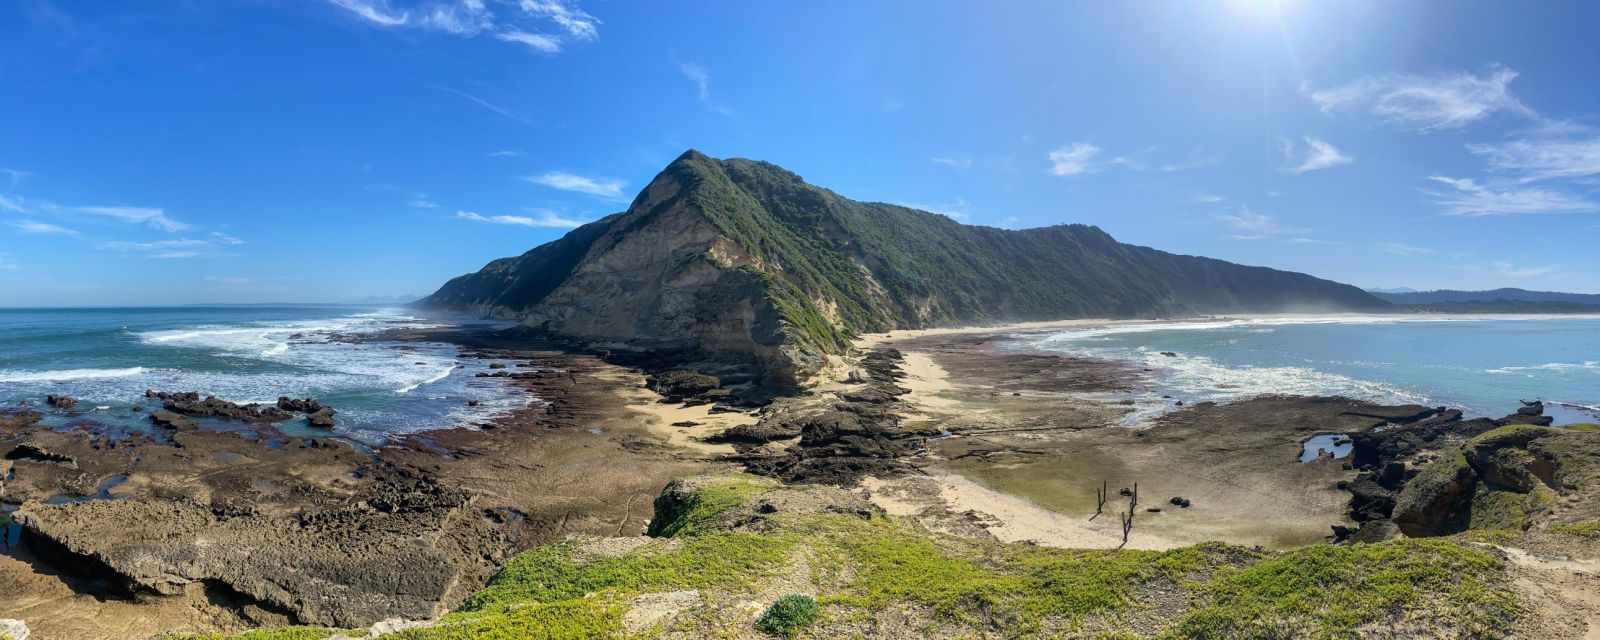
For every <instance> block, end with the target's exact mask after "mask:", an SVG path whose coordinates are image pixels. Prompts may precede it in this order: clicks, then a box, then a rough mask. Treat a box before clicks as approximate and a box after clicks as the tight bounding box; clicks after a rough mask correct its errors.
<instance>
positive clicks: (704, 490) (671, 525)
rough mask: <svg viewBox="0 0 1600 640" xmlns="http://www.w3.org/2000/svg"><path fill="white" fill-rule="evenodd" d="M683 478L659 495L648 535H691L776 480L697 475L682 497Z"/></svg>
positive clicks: (765, 488)
mask: <svg viewBox="0 0 1600 640" xmlns="http://www.w3.org/2000/svg"><path fill="white" fill-rule="evenodd" d="M681 482H684V481H681V480H674V481H673V482H672V484H669V485H667V488H666V490H664V491H662V492H661V495H660V496H657V497H656V502H655V508H656V511H655V515H656V517H655V518H654V519H652V520H651V521H650V530H649V534H650V535H651V536H655V537H659V538H673V537H681V536H692V535H695V534H696V533H698V532H699V531H700V529H701V528H702V526H703V525H705V524H706V523H707V522H710V521H711V520H713V519H715V518H716V517H717V516H720V515H722V514H723V513H724V512H726V511H728V510H730V509H734V508H737V507H739V506H740V505H742V504H744V503H746V502H749V501H750V500H751V499H752V498H754V497H755V496H756V495H758V494H760V493H761V492H763V491H766V490H768V489H771V488H772V487H773V486H775V485H774V483H773V482H771V481H769V480H766V479H763V478H757V477H755V476H748V475H732V476H717V477H712V478H696V479H693V480H690V481H689V482H692V483H693V484H692V486H693V491H692V492H691V493H690V494H689V495H688V496H687V498H682V497H679V494H680V493H681V490H680V489H679V487H681V486H682V485H680V484H679V483H681Z"/></svg>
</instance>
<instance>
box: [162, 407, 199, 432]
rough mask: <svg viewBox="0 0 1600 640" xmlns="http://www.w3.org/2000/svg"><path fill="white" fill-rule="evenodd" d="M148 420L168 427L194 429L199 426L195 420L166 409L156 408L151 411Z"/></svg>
mask: <svg viewBox="0 0 1600 640" xmlns="http://www.w3.org/2000/svg"><path fill="white" fill-rule="evenodd" d="M150 422H152V423H154V424H155V425H156V426H158V427H166V428H168V429H194V428H196V427H198V426H200V425H199V424H198V423H196V422H195V421H193V420H190V419H188V418H185V417H183V416H182V415H179V414H178V413H176V412H173V411H168V410H166V409H156V410H155V411H151V412H150Z"/></svg>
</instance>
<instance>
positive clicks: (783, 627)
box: [756, 593, 818, 638]
mask: <svg viewBox="0 0 1600 640" xmlns="http://www.w3.org/2000/svg"><path fill="white" fill-rule="evenodd" d="M817 611H818V609H817V600H816V599H815V598H812V597H811V596H807V595H801V594H798V593H795V594H790V595H786V596H783V597H782V598H778V600H777V602H774V603H772V606H770V607H767V610H766V611H763V612H762V613H761V617H760V618H757V619H756V628H757V629H760V630H761V631H763V632H766V633H769V634H772V635H775V636H781V637H784V638H793V637H795V636H796V635H799V633H800V630H801V629H804V628H806V627H808V626H810V625H811V623H812V622H816V620H817Z"/></svg>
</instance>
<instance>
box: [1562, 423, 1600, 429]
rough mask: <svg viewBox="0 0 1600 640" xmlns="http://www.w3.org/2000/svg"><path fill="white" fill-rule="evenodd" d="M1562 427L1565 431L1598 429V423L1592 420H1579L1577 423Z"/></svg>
mask: <svg viewBox="0 0 1600 640" xmlns="http://www.w3.org/2000/svg"><path fill="white" fill-rule="evenodd" d="M1562 428H1563V429H1566V430H1567V431H1600V424H1595V423H1593V422H1579V423H1577V424H1569V425H1567V426H1565V427H1562Z"/></svg>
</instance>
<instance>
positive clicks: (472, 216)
mask: <svg viewBox="0 0 1600 640" xmlns="http://www.w3.org/2000/svg"><path fill="white" fill-rule="evenodd" d="M456 218H457V219H460V220H471V221H473V222H483V223H487V224H509V225H514V226H521V227H539V228H550V229H571V228H573V227H578V226H582V225H583V224H584V221H583V220H574V219H571V218H564V217H561V216H560V215H557V214H555V213H553V212H549V211H540V212H538V217H528V216H486V215H482V214H478V213H475V212H472V211H457V212H456Z"/></svg>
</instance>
